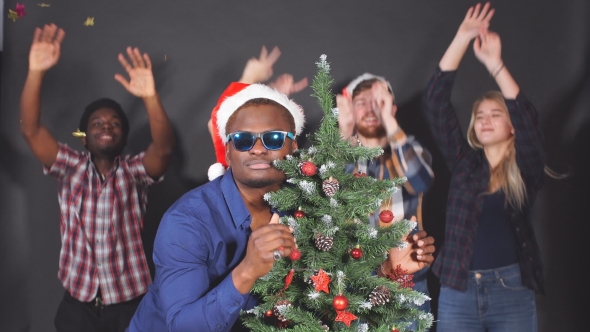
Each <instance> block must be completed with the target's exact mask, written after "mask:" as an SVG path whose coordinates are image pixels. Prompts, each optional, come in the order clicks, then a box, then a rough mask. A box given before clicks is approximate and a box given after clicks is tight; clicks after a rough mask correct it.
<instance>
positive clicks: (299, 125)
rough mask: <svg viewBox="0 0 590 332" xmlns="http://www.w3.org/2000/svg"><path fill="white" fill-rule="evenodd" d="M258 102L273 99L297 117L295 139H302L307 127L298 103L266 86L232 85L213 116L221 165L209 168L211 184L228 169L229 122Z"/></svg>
mask: <svg viewBox="0 0 590 332" xmlns="http://www.w3.org/2000/svg"><path fill="white" fill-rule="evenodd" d="M256 98H265V99H270V100H272V101H275V102H277V103H278V104H280V105H281V106H283V107H285V108H286V109H287V110H288V111H289V113H290V114H291V116H293V120H294V122H295V136H298V135H299V134H301V132H302V131H303V124H304V123H305V116H304V114H303V109H302V108H301V106H299V105H298V104H296V103H295V102H294V101H292V100H290V99H289V97H287V96H286V95H284V94H282V93H280V92H278V91H277V90H275V89H272V88H269V87H268V86H266V85H263V84H246V83H238V82H234V83H231V84H230V85H229V86H228V87H227V89H225V91H224V92H223V94H222V95H221V97H219V100H218V101H217V106H215V108H214V109H213V112H211V122H212V125H213V128H212V130H213V144H214V146H215V155H216V156H217V163H215V164H213V165H211V167H209V171H208V173H207V176H208V177H209V181H211V180H213V179H215V178H217V177H218V176H220V175H223V174H224V173H225V171H226V169H227V167H228V165H227V162H226V160H225V143H227V133H226V132H225V129H226V128H225V127H226V125H227V121H228V120H229V118H230V117H231V116H232V114H234V113H235V112H236V111H237V110H238V109H239V108H240V107H242V106H243V105H244V104H245V103H246V102H248V101H250V100H252V99H256Z"/></svg>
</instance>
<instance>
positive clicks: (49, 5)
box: [37, 3, 51, 7]
mask: <svg viewBox="0 0 590 332" xmlns="http://www.w3.org/2000/svg"><path fill="white" fill-rule="evenodd" d="M37 6H39V7H51V4H49V3H38V4H37Z"/></svg>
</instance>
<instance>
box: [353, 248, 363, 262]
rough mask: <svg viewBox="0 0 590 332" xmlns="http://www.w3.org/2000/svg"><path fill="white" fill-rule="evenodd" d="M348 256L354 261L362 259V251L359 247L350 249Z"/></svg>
mask: <svg viewBox="0 0 590 332" xmlns="http://www.w3.org/2000/svg"><path fill="white" fill-rule="evenodd" d="M350 256H352V258H354V259H360V258H361V257H363V251H362V250H361V248H359V247H356V248H352V250H351V251H350Z"/></svg>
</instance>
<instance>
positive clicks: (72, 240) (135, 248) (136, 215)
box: [44, 144, 155, 305]
mask: <svg viewBox="0 0 590 332" xmlns="http://www.w3.org/2000/svg"><path fill="white" fill-rule="evenodd" d="M143 155H144V153H140V154H138V155H136V156H134V157H129V156H125V157H117V158H116V159H115V166H114V168H113V170H111V171H110V172H109V173H108V174H107V175H106V177H105V180H104V181H102V182H101V178H100V174H99V173H98V171H97V170H96V168H95V166H94V164H93V163H92V161H91V159H90V153H89V152H86V151H85V152H79V151H76V150H73V149H72V148H70V147H68V146H67V145H65V144H60V146H59V152H58V154H57V158H56V160H55V162H54V163H53V165H52V166H51V168H50V169H47V168H44V173H45V174H49V175H51V176H53V177H54V178H56V179H57V181H58V198H59V205H60V211H61V223H60V231H61V243H62V247H61V252H60V257H59V273H58V277H59V279H60V280H61V282H62V284H63V286H64V288H65V289H66V290H67V291H68V292H70V294H71V295H72V296H73V297H75V298H76V299H78V300H80V301H82V302H89V301H92V299H94V297H96V294H97V291H98V287H99V286H100V290H101V295H102V299H103V302H104V303H105V304H107V305H108V304H114V303H120V302H125V301H128V300H131V299H133V298H135V297H137V296H139V295H141V294H144V293H146V292H147V288H148V285H149V284H150V282H151V278H150V272H149V269H148V265H147V262H146V259H145V254H144V251H143V244H142V242H141V229H142V228H143V216H144V214H145V209H146V205H147V195H148V187H149V186H150V185H151V184H153V183H154V182H155V181H154V180H153V179H152V178H151V177H150V176H149V175H147V173H146V171H145V168H144V166H143V162H142V160H143Z"/></svg>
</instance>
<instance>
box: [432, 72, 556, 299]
mask: <svg viewBox="0 0 590 332" xmlns="http://www.w3.org/2000/svg"><path fill="white" fill-rule="evenodd" d="M455 74H456V71H450V72H443V71H441V70H440V69H437V71H436V72H435V74H434V75H433V76H432V78H431V79H430V81H429V82H428V86H427V88H426V91H425V93H424V100H423V101H424V112H425V115H426V118H427V119H428V122H429V124H430V127H431V130H432V132H433V135H434V138H435V140H436V142H437V145H438V146H439V148H440V150H441V152H442V154H443V156H444V158H445V161H446V163H447V166H448V167H449V169H450V171H451V173H452V176H451V184H450V189H449V195H448V200H447V215H446V229H445V241H444V243H443V245H442V248H441V249H440V251H439V254H438V256H437V258H436V260H435V262H434V264H433V266H432V270H433V272H434V273H435V274H436V275H437V276H438V278H439V280H440V282H441V284H443V285H446V286H449V287H451V288H455V289H458V290H466V289H467V277H468V270H469V266H470V262H471V258H472V254H473V240H474V239H475V235H476V233H477V227H478V222H479V221H478V218H477V216H478V215H479V214H480V212H481V209H482V206H483V195H481V194H482V193H485V192H487V190H488V183H489V179H490V166H489V164H488V161H487V159H486V157H485V154H484V152H483V150H481V149H477V150H473V149H472V148H471V147H470V146H469V144H468V143H467V140H466V139H465V138H464V136H463V132H462V130H461V127H460V125H459V121H458V119H457V116H456V114H455V111H454V109H453V106H452V105H451V102H450V101H451V90H452V87H453V82H454V79H455ZM506 105H507V107H508V112H509V113H510V119H511V121H512V125H513V127H514V130H515V133H516V135H515V141H514V144H515V146H516V162H517V164H518V167H519V168H520V172H521V176H522V178H523V181H524V183H525V186H526V190H527V200H526V202H525V205H524V207H523V208H522V209H521V210H515V209H512V208H510V207H508V209H509V215H510V221H511V225H512V229H513V230H514V233H515V235H516V238H517V241H518V250H519V252H518V255H519V265H520V270H521V275H522V281H523V284H524V285H525V286H527V287H528V288H530V289H532V290H535V291H538V292H540V293H543V292H544V287H543V273H542V264H541V258H540V252H539V248H538V245H537V241H536V239H535V235H534V232H533V227H532V224H531V221H530V213H531V207H532V205H533V203H534V200H535V196H536V194H537V191H538V190H539V189H540V188H541V186H542V182H543V170H544V165H545V150H544V147H543V145H544V139H543V135H542V134H541V129H540V126H539V121H538V118H537V111H536V110H535V108H534V107H533V105H532V104H531V103H530V102H529V101H528V100H527V99H526V97H525V96H524V95H523V94H522V93H520V94H519V95H518V96H517V97H516V99H512V100H511V99H507V100H506Z"/></svg>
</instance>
